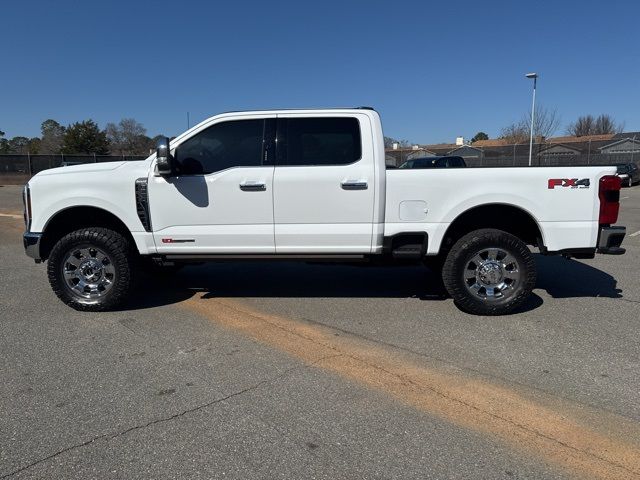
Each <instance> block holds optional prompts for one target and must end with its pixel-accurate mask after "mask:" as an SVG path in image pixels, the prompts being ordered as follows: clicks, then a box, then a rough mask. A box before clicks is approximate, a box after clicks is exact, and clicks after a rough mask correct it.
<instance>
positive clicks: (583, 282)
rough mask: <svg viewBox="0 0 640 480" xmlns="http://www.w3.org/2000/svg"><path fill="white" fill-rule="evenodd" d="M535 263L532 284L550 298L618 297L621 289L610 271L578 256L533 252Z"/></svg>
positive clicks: (620, 295) (620, 294)
mask: <svg viewBox="0 0 640 480" xmlns="http://www.w3.org/2000/svg"><path fill="white" fill-rule="evenodd" d="M535 257H536V264H537V266H538V282H537V285H536V288H540V289H543V290H546V292H547V293H548V294H549V295H551V296H552V297H553V298H576V297H607V298H621V297H622V290H621V289H620V288H618V281H617V280H616V279H615V278H614V277H613V276H611V275H609V274H608V273H606V272H603V271H602V270H600V269H598V268H595V267H593V266H591V265H588V264H587V263H583V262H581V261H578V260H572V259H571V260H570V259H566V258H564V257H545V256H543V255H535Z"/></svg>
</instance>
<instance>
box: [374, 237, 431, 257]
mask: <svg viewBox="0 0 640 480" xmlns="http://www.w3.org/2000/svg"><path fill="white" fill-rule="evenodd" d="M427 245H428V236H427V234H426V233H425V232H407V233H399V234H397V235H393V236H390V237H384V241H383V251H384V252H385V253H386V254H387V255H390V256H391V258H394V259H398V260H417V259H420V258H423V257H424V256H425V255H426V254H427Z"/></svg>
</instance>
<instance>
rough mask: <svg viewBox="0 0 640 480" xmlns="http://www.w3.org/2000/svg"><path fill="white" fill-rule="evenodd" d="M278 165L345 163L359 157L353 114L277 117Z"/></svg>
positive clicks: (360, 146)
mask: <svg viewBox="0 0 640 480" xmlns="http://www.w3.org/2000/svg"><path fill="white" fill-rule="evenodd" d="M277 135H278V155H277V157H278V165H300V166H310V165H348V164H350V163H354V162H356V161H358V160H360V158H361V157H362V140H361V137H360V124H359V122H358V120H357V119H356V118H345V117H335V118H331V117H325V118H283V119H279V120H278V134H277Z"/></svg>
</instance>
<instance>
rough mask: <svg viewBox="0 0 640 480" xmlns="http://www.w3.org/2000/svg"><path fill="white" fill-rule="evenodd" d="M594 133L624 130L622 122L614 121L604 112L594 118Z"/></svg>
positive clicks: (620, 131)
mask: <svg viewBox="0 0 640 480" xmlns="http://www.w3.org/2000/svg"><path fill="white" fill-rule="evenodd" d="M594 130H595V133H594V135H604V134H606V133H622V131H623V130H624V123H616V122H615V120H614V119H613V117H612V116H611V115H607V114H605V113H603V114H601V115H599V116H598V118H596V123H595V125H594Z"/></svg>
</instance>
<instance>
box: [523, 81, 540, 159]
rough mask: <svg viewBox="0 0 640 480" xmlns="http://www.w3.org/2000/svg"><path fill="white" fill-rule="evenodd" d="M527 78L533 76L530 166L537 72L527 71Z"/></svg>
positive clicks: (530, 149) (531, 148) (530, 147)
mask: <svg viewBox="0 0 640 480" xmlns="http://www.w3.org/2000/svg"><path fill="white" fill-rule="evenodd" d="M525 77H527V78H533V102H532V104H531V136H530V137H529V166H531V155H532V153H533V122H534V121H535V118H536V82H537V81H538V74H537V73H527V74H526V75H525Z"/></svg>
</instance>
